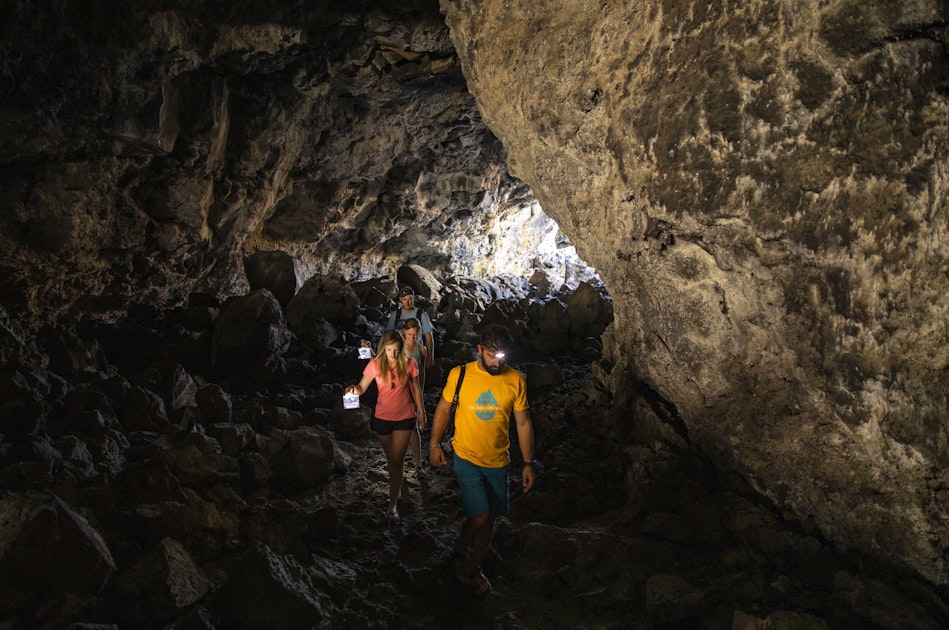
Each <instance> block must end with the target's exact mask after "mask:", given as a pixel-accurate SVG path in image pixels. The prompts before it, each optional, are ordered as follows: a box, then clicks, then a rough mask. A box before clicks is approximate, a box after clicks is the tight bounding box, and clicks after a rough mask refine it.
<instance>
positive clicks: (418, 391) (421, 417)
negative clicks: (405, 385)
mask: <svg viewBox="0 0 949 630" xmlns="http://www.w3.org/2000/svg"><path fill="white" fill-rule="evenodd" d="M411 387H412V398H414V399H415V409H416V415H417V416H418V418H417V420H416V424H418V428H419V429H424V428H425V423H426V417H425V401H424V400H422V388H421V387H419V384H418V377H415V376H413V377H412V385H411Z"/></svg>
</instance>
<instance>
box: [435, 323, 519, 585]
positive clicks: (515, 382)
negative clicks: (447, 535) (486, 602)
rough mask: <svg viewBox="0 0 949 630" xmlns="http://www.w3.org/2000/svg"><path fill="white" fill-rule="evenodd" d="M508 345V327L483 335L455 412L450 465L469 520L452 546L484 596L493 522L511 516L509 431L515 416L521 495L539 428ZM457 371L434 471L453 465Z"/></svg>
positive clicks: (441, 409) (438, 431) (461, 569)
mask: <svg viewBox="0 0 949 630" xmlns="http://www.w3.org/2000/svg"><path fill="white" fill-rule="evenodd" d="M511 345H512V342H511V336H510V333H508V330H507V328H505V327H504V326H491V327H488V328H486V329H485V330H483V331H482V333H481V338H480V343H479V344H478V360H477V361H472V362H470V363H468V364H466V365H465V376H464V379H462V381H461V389H460V390H459V392H458V407H457V409H456V411H455V434H454V438H453V439H452V446H453V449H454V455H453V457H454V459H453V462H452V463H453V465H454V469H455V477H456V478H457V479H458V487H459V489H460V491H461V507H462V513H463V515H464V517H465V520H464V522H463V523H462V526H461V532H460V534H459V536H458V540H457V542H456V543H455V560H454V571H455V577H456V578H458V580H459V581H460V582H462V583H463V584H466V585H468V586H469V587H471V588H472V589H473V590H474V591H475V592H476V593H477V594H479V595H483V594H485V593H487V592H488V591H490V590H491V583H490V582H489V581H488V578H487V577H486V576H485V575H484V572H483V571H482V570H481V562H482V560H483V559H484V556H485V553H487V550H488V547H489V546H490V544H491V538H492V537H493V535H494V524H495V522H496V520H497V518H498V517H499V516H507V515H508V513H509V511H510V492H509V487H508V472H509V471H510V468H511V454H510V449H511V442H510V439H509V437H508V435H509V434H508V431H509V429H510V421H511V416H512V415H513V416H514V422H515V425H516V429H517V440H518V443H519V445H520V456H521V458H522V461H523V467H522V469H521V481H522V483H523V486H524V492H529V491H530V489H531V488H532V487H533V485H534V465H533V457H534V429H533V425H532V424H531V417H530V412H529V410H528V404H527V382H526V380H525V378H524V375H523V374H521V373H520V372H518V371H517V370H515V369H513V368H511V367H509V366H508V365H506V364H505V361H506V358H507V352H508V349H509V348H510V347H511ZM460 372H461V370H460V366H459V367H455V368H453V369H452V370H451V372H450V373H449V374H448V380H447V381H446V383H445V387H444V389H443V390H442V396H441V399H440V400H439V401H438V407H437V408H436V409H435V416H434V418H433V419H432V436H431V440H430V444H429V451H428V458H429V462H430V463H431V465H432V466H435V467H440V466H444V465H445V464H447V463H448V462H447V458H446V456H445V451H444V450H443V449H442V445H441V438H442V435H443V434H444V432H445V428H446V427H447V426H448V418H449V413H450V411H451V406H452V402H451V401H452V399H453V398H454V396H455V386H456V385H457V383H458V378H459V375H460Z"/></svg>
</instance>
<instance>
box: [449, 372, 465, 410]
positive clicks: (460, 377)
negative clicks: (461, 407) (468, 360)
mask: <svg viewBox="0 0 949 630" xmlns="http://www.w3.org/2000/svg"><path fill="white" fill-rule="evenodd" d="M463 380H465V364H464V363H462V364H461V372H460V373H459V374H458V384H457V385H455V397H454V398H452V399H451V406H452V407H457V406H458V392H460V391H461V382H462V381H463Z"/></svg>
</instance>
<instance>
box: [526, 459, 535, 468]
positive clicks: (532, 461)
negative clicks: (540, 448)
mask: <svg viewBox="0 0 949 630" xmlns="http://www.w3.org/2000/svg"><path fill="white" fill-rule="evenodd" d="M524 465H525V466H530V467H531V468H533V467H534V460H533V459H532V460H530V461H529V462H524Z"/></svg>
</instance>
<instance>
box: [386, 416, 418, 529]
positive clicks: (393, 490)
mask: <svg viewBox="0 0 949 630" xmlns="http://www.w3.org/2000/svg"><path fill="white" fill-rule="evenodd" d="M412 433H414V431H393V432H392V435H390V436H387V437H390V438H392V439H391V440H389V448H387V449H386V463H387V464H388V468H389V510H388V513H389V515H390V516H395V517H398V514H399V512H398V509H397V505H398V502H399V495H400V494H401V493H402V477H403V474H404V473H403V466H404V461H405V451H406V450H407V449H408V446H409V440H410V438H411V434H412ZM383 448H385V445H383Z"/></svg>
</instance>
